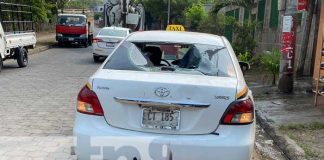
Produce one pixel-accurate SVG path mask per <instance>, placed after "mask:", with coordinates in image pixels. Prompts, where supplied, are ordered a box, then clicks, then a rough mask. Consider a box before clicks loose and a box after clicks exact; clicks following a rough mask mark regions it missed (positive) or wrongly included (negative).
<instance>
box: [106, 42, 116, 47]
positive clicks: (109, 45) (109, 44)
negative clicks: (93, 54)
mask: <svg viewBox="0 0 324 160" xmlns="http://www.w3.org/2000/svg"><path fill="white" fill-rule="evenodd" d="M106 46H107V47H115V44H114V43H107V44H106Z"/></svg>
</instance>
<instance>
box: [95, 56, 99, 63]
mask: <svg viewBox="0 0 324 160" xmlns="http://www.w3.org/2000/svg"><path fill="white" fill-rule="evenodd" d="M93 61H94V62H96V63H97V62H100V57H99V56H97V55H93Z"/></svg>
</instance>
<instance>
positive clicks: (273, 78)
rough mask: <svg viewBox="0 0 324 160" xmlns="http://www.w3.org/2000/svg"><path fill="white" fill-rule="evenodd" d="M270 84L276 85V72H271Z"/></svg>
mask: <svg viewBox="0 0 324 160" xmlns="http://www.w3.org/2000/svg"><path fill="white" fill-rule="evenodd" d="M272 85H273V86H275V85H276V73H272Z"/></svg>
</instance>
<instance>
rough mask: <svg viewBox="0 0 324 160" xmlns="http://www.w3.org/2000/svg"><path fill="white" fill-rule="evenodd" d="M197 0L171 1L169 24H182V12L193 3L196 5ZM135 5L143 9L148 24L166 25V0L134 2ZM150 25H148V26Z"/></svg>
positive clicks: (136, 0) (138, 0) (183, 21)
mask: <svg viewBox="0 0 324 160" xmlns="http://www.w3.org/2000/svg"><path fill="white" fill-rule="evenodd" d="M197 2H199V0H171V13H170V22H171V23H176V24H184V23H185V20H184V12H183V11H184V10H186V9H187V8H188V7H190V6H191V5H192V4H193V3H197ZM135 3H142V4H143V5H144V7H145V10H146V14H147V17H151V19H153V21H152V20H150V21H149V20H147V23H149V22H152V23H153V22H158V23H159V24H160V26H161V28H160V29H162V27H163V26H164V25H166V20H167V8H168V1H167V0H158V1H157V0H135ZM148 25H150V24H148Z"/></svg>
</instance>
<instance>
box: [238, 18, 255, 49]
mask: <svg viewBox="0 0 324 160" xmlns="http://www.w3.org/2000/svg"><path fill="white" fill-rule="evenodd" d="M233 25H234V30H233V31H234V33H235V36H236V37H235V39H234V42H233V48H234V51H235V53H245V52H249V53H252V52H253V50H254V49H255V48H256V47H257V42H256V41H255V39H254V30H255V28H256V26H257V23H256V22H248V21H245V22H244V23H243V25H241V24H239V23H238V22H234V24H233Z"/></svg>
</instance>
